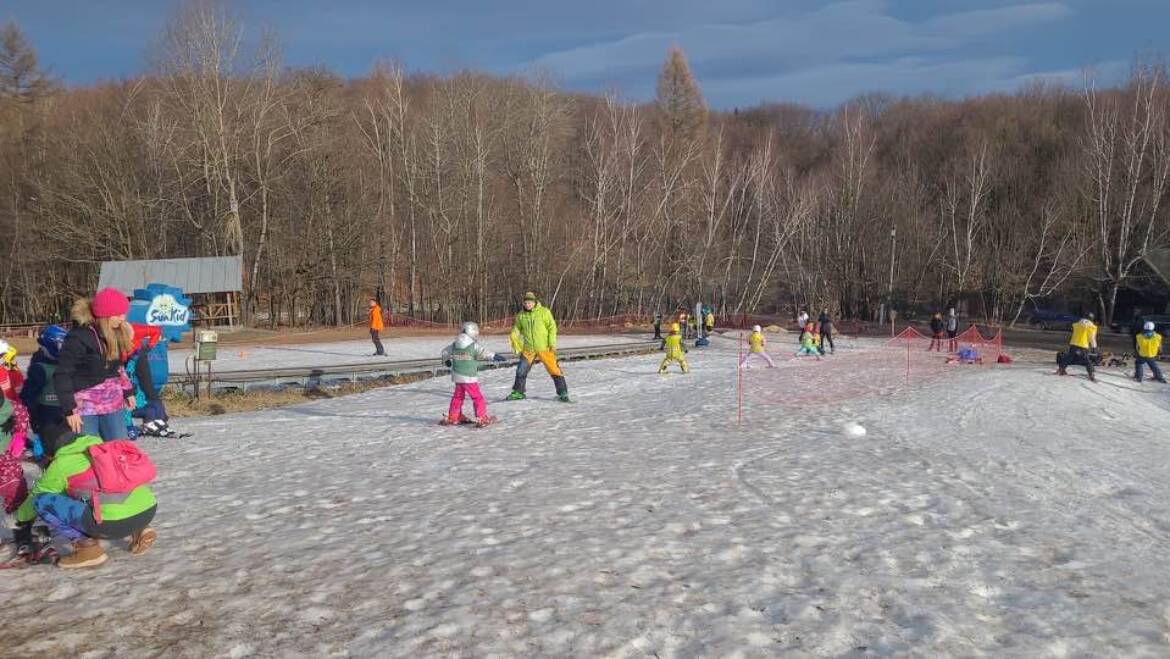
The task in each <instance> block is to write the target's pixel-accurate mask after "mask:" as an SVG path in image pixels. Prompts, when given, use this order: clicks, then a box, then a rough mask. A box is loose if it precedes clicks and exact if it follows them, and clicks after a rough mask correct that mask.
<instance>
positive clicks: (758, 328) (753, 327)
mask: <svg viewBox="0 0 1170 659" xmlns="http://www.w3.org/2000/svg"><path fill="white" fill-rule="evenodd" d="M752 331H753V332H762V331H764V330H762V329H760V326H759V325H752Z"/></svg>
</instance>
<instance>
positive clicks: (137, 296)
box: [126, 284, 193, 387]
mask: <svg viewBox="0 0 1170 659" xmlns="http://www.w3.org/2000/svg"><path fill="white" fill-rule="evenodd" d="M192 316H193V314H192V310H191V298H189V297H187V296H186V295H183V290H182V289H180V288H175V287H174V286H167V285H166V284H150V285H149V286H147V287H146V288H139V289H137V290H135V291H134V299H133V300H131V301H130V313H129V314H127V316H126V317H127V319H128V320H129V321H130V322H131V323H135V324H138V325H152V326H154V327H157V328H158V329H159V331H160V332H162V338H163V340H162V341H159V342H158V345H156V346H155V347H154V349H153V350H151V351H150V354H149V356H148V359H149V360H150V372H151V376H152V377H153V378H154V384H155V386H159V387H161V386H162V385H164V384H166V382H167V378H168V377H169V376H170V368H169V366H168V363H167V362H168V359H167V344H168V343H169V342H174V343H178V342H179V341H182V340H183V334H185V333H187V332H190V331H191V321H192V320H193V317H192Z"/></svg>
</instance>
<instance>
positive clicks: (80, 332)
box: [0, 289, 173, 568]
mask: <svg viewBox="0 0 1170 659" xmlns="http://www.w3.org/2000/svg"><path fill="white" fill-rule="evenodd" d="M128 311H129V302H128V301H127V299H126V297H125V296H124V295H123V294H122V293H121V292H119V291H117V290H115V289H104V290H102V291H99V292H98V293H97V294H96V295H95V296H94V297H93V298H92V299H82V300H78V301H77V303H76V304H75V305H74V307H73V320H74V326H73V328H72V329H71V330H68V331H66V330H65V329H64V328H63V327H60V326H57V325H51V326H49V327H46V328H45V329H44V330H43V331H42V332H41V333H40V336H39V337H38V344H39V345H40V348H39V349H38V351H37V352H36V354H34V355H33V357H32V359H31V361H30V363H29V374H28V378H27V379H26V378H24V377H23V375H22V374H21V373H20V369H19V367H18V366H17V365H16V363H15V355H16V352H15V350H13V349H12V348H11V347H10V346H8V345H7V344H4V343H3V342H0V349H2V350H3V353H4V354H3V357H2V358H0V388H2V389H3V394H4V395H3V403H2V404H0V499H2V500H3V509H4V512H5V513H6V514H8V515H12V514H15V517H16V527H15V528H14V529H13V531H12V535H13V539H14V541H15V544H16V547H17V558H18V560H23V561H27V562H56V563H57V564H58V565H59V566H60V567H63V568H78V567H92V566H96V565H100V564H102V563H104V562H105V561H106V559H107V556H106V554H105V550H104V549H103V548H102V546H101V543H100V542H99V540H100V539H103V538H126V537H128V538H129V539H130V544H129V547H130V551H131V553H135V554H138V553H142V552H144V551H146V549H147V548H149V547H150V545H151V544H153V542H154V539H155V532H154V531H153V530H151V529H150V527H149V524H150V522H151V520H152V519H153V517H154V512H155V507H156V502H155V499H154V494H153V493H152V492H151V491H150V488H149V487H148V486H147V483H148V482H149V481H150V480H152V479H153V477H154V468H153V465H152V464H151V463H150V461H149V458H147V457H146V455H145V453H142V452H141V450H140V449H138V448H137V447H135V446H134V445H133V443H131V442H129V441H124V440H129V439H132V438H134V437H135V436H136V435H137V434H138V430H137V429H136V428H134V425H133V420H132V417H131V414H133V418H138V419H141V420H142V422H143V427H142V431H141V432H143V433H145V434H151V435H157V436H170V435H173V431H171V430H170V428H169V427H168V426H167V419H166V410H165V408H164V407H163V405H162V401H161V399H160V398H159V396H158V391H157V389H156V388H155V386H154V383H153V379H152V378H151V375H150V369H149V364H148V363H147V356H146V355H147V352H149V350H150V349H151V348H152V347H153V346H154V345H155V344H156V343H157V342H158V340H159V338H160V334H159V333H158V331H157V330H153V328H146V327H139V326H132V325H131V324H130V323H129V322H127V320H126V313H127V312H128ZM24 459H28V460H31V461H34V462H36V463H37V464H38V465H39V466H40V468H41V476H40V478H39V479H38V480H37V481H36V484H35V485H34V486H33V487H32V488H31V489H30V488H29V487H28V484H27V482H26V480H25V473H24V467H23V465H22V460H24ZM102 495H104V498H101V497H102ZM38 519H39V520H41V522H43V523H44V524H45V526H44V527H43V528H45V529H47V530H48V532H49V534H50V536H56V537H60V538H63V539H66V540H69V541H71V542H72V543H73V551H72V553H70V554H69V555H67V556H65V557H62V558H60V560H59V561H58V560H57V557H56V555H55V552H54V551H53V549H52V545H51V544H50V543H49V542H47V541H41V540H39V539H37V538H35V537H34V532H33V525H34V522H35V521H36V520H38Z"/></svg>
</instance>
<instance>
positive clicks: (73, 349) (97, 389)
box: [53, 288, 134, 441]
mask: <svg viewBox="0 0 1170 659" xmlns="http://www.w3.org/2000/svg"><path fill="white" fill-rule="evenodd" d="M128 311H130V302H129V301H128V300H127V299H126V296H125V295H123V294H122V293H121V291H119V290H117V289H115V288H103V289H102V290H100V291H98V292H97V294H96V295H94V296H93V299H92V300H87V299H84V298H83V299H80V300H77V301H76V302H74V303H73V322H74V326H73V329H72V330H70V332H69V334H68V335H67V336H66V337H65V343H64V344H63V345H62V346H61V353H60V356H59V357H58V359H57V370H56V371H55V372H54V373H53V387H54V388H55V389H56V390H57V399H58V400H59V401H60V404H61V414H62V415H63V416H64V417H65V422H66V423H67V424H68V425H69V429H70V430H72V431H73V432H75V433H81V434H84V435H94V436H97V437H101V438H102V439H103V440H105V441H110V440H112V439H126V438H127V433H126V421H125V416H124V414H123V409H124V408H126V407H129V408H130V409H134V387H133V385H131V384H130V379H129V378H128V377H127V376H126V371H125V369H124V368H123V367H122V364H123V357H124V356H125V355H128V354H130V352H131V350H132V349H133V344H134V330H133V329H132V328H131V327H130V323H128V322H126V313H127V312H128Z"/></svg>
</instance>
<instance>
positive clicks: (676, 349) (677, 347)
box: [658, 323, 691, 373]
mask: <svg viewBox="0 0 1170 659" xmlns="http://www.w3.org/2000/svg"><path fill="white" fill-rule="evenodd" d="M681 331H682V330H681V328H680V327H679V324H678V323H674V324H672V325H671V326H670V336H668V337H666V338H665V339H663V340H662V345H663V348H665V350H666V357H664V358H663V359H662V366H659V367H658V372H659V373H665V372H666V367H667V366H670V363H671V362H678V365H679V366H681V367H682V372H683V373H690V372H691V368H690V366H687V358H686V354H687V348H686V346H684V345H683V342H682V336H681V335H680V334H679V333H680V332H681Z"/></svg>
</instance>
